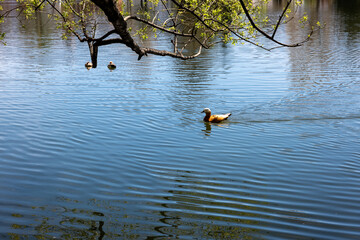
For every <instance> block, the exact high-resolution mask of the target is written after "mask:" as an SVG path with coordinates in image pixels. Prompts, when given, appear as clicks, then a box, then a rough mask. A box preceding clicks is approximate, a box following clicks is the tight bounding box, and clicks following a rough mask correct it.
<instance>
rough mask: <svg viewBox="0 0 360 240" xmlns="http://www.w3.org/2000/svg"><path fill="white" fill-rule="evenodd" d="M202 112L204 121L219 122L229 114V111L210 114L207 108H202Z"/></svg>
mask: <svg viewBox="0 0 360 240" xmlns="http://www.w3.org/2000/svg"><path fill="white" fill-rule="evenodd" d="M202 112H204V113H205V117H204V122H214V123H219V122H221V121H224V120H226V119H228V118H229V117H230V116H231V113H226V114H220V115H218V114H216V115H211V110H210V109H209V108H204V110H203V111H202Z"/></svg>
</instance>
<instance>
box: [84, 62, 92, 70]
mask: <svg viewBox="0 0 360 240" xmlns="http://www.w3.org/2000/svg"><path fill="white" fill-rule="evenodd" d="M85 67H86V68H87V70H90V69H91V68H92V67H93V64H92V63H91V62H87V63H85Z"/></svg>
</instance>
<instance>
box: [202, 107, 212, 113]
mask: <svg viewBox="0 0 360 240" xmlns="http://www.w3.org/2000/svg"><path fill="white" fill-rule="evenodd" d="M202 112H203V113H211V110H210V108H204V110H203V111H202Z"/></svg>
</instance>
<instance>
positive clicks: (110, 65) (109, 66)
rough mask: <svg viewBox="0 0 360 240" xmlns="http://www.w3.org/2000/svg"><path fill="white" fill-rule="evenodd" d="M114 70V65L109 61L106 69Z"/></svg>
mask: <svg viewBox="0 0 360 240" xmlns="http://www.w3.org/2000/svg"><path fill="white" fill-rule="evenodd" d="M115 68H116V65H115V64H114V63H113V62H112V61H110V62H109V64H108V69H110V70H114V69H115Z"/></svg>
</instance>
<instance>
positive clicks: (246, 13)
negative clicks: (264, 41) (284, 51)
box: [239, 0, 303, 47]
mask: <svg viewBox="0 0 360 240" xmlns="http://www.w3.org/2000/svg"><path fill="white" fill-rule="evenodd" d="M239 2H240V4H241V7H242V9H243V10H244V12H245V15H246V17H247V18H248V19H249V22H250V24H251V26H252V27H253V28H255V29H256V30H257V31H258V32H259V33H261V35H263V36H264V37H266V38H268V39H270V40H271V41H273V42H275V43H277V44H279V45H281V46H284V47H298V46H301V44H302V43H303V42H302V43H295V44H285V43H282V42H279V41H277V40H275V39H274V38H273V37H271V36H270V35H268V34H267V33H266V32H264V31H263V30H262V29H260V28H259V27H258V26H256V24H255V22H254V21H253V19H252V18H251V16H250V13H249V11H248V9H247V8H246V6H245V3H244V1H243V0H239Z"/></svg>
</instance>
